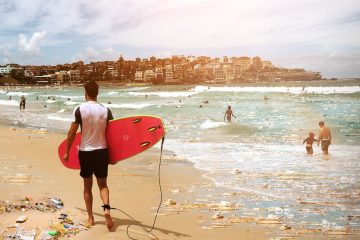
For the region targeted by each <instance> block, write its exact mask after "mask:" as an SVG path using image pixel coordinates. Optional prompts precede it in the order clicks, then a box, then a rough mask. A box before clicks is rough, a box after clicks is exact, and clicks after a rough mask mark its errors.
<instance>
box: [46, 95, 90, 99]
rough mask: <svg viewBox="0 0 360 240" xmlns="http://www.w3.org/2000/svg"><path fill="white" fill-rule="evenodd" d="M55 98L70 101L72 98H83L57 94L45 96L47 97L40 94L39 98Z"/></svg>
mask: <svg viewBox="0 0 360 240" xmlns="http://www.w3.org/2000/svg"><path fill="white" fill-rule="evenodd" d="M49 96H51V97H55V98H63V99H68V98H70V99H72V98H84V96H69V95H58V94H55V95H52V94H47V95H44V94H40V95H39V97H49Z"/></svg>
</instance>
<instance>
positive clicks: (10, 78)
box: [0, 76, 19, 84]
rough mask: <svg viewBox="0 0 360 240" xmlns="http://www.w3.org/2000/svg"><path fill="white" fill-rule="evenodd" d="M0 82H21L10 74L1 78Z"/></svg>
mask: <svg viewBox="0 0 360 240" xmlns="http://www.w3.org/2000/svg"><path fill="white" fill-rule="evenodd" d="M0 83H12V84H17V83H19V82H18V80H16V79H15V78H13V77H11V76H8V77H2V78H0Z"/></svg>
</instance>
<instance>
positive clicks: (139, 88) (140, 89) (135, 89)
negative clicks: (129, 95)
mask: <svg viewBox="0 0 360 240" xmlns="http://www.w3.org/2000/svg"><path fill="white" fill-rule="evenodd" d="M148 88H149V87H132V88H126V89H124V90H126V91H142V90H145V89H148Z"/></svg>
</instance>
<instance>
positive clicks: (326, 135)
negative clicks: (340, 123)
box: [317, 121, 331, 156]
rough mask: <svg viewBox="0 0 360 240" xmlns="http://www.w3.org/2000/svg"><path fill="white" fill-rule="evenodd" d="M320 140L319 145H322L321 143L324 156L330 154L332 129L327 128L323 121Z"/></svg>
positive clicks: (321, 122) (320, 124)
mask: <svg viewBox="0 0 360 240" xmlns="http://www.w3.org/2000/svg"><path fill="white" fill-rule="evenodd" d="M319 127H320V131H319V139H318V143H317V145H318V146H319V145H320V142H321V150H322V152H323V154H324V156H327V155H328V154H329V146H330V145H331V132H330V129H329V128H327V127H325V123H324V122H323V121H320V122H319Z"/></svg>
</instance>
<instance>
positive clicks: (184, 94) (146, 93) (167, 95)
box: [128, 92, 198, 97]
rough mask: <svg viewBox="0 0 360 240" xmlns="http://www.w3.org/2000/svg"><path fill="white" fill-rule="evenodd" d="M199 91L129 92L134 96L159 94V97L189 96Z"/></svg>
mask: <svg viewBox="0 0 360 240" xmlns="http://www.w3.org/2000/svg"><path fill="white" fill-rule="evenodd" d="M197 93H198V92H193V93H189V92H129V93H128V94H130V95H132V96H146V95H148V96H158V97H188V96H190V95H193V94H197Z"/></svg>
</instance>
